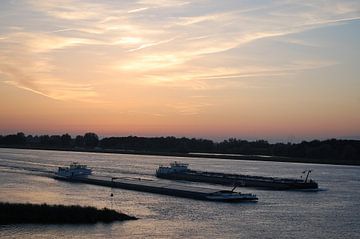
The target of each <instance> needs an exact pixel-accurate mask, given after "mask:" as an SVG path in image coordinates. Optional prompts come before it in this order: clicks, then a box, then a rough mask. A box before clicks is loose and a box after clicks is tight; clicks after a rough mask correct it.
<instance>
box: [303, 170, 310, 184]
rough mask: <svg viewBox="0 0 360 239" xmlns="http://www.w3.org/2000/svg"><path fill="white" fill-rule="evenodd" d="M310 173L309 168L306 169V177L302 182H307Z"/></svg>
mask: <svg viewBox="0 0 360 239" xmlns="http://www.w3.org/2000/svg"><path fill="white" fill-rule="evenodd" d="M305 172H306V171H305ZM310 173H311V170H307V174H306V178H305V181H304V183H306V182H307V180H308V177H309V174H310Z"/></svg>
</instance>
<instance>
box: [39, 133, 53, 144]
mask: <svg viewBox="0 0 360 239" xmlns="http://www.w3.org/2000/svg"><path fill="white" fill-rule="evenodd" d="M39 139H40V145H41V146H48V145H50V136H49V135H40V137H39Z"/></svg>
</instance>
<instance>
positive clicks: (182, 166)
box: [156, 161, 189, 175]
mask: <svg viewBox="0 0 360 239" xmlns="http://www.w3.org/2000/svg"><path fill="white" fill-rule="evenodd" d="M188 166H189V164H187V163H179V162H176V161H175V162H173V163H170V167H169V166H159V168H158V170H156V174H157V175H159V174H172V173H183V172H186V171H188Z"/></svg>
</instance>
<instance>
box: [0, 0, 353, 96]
mask: <svg viewBox="0 0 360 239" xmlns="http://www.w3.org/2000/svg"><path fill="white" fill-rule="evenodd" d="M27 3H28V5H27V9H26V10H27V11H28V12H29V14H28V18H29V19H28V21H29V24H28V25H26V24H21V23H20V22H19V23H17V24H14V25H13V26H9V27H8V28H7V31H5V32H2V33H0V34H1V35H0V43H1V44H2V45H3V46H5V47H3V48H1V49H0V53H1V54H2V55H3V58H4V62H7V63H6V64H2V65H1V68H0V70H1V72H2V74H3V75H5V76H6V78H7V80H6V82H8V83H11V84H12V85H14V86H16V87H19V88H22V89H27V90H31V91H33V92H37V93H40V94H43V95H47V96H49V97H51V98H56V99H73V98H76V97H79V98H84V99H85V98H96V97H97V96H98V95H100V94H101V92H97V90H96V89H95V88H94V87H91V85H92V83H93V75H94V74H95V73H96V74H97V76H98V78H100V79H111V80H104V82H106V83H109V82H110V83H111V82H112V83H113V84H117V82H118V81H119V80H118V79H121V81H123V82H135V83H136V84H144V83H145V84H148V83H151V84H152V85H163V84H164V83H166V84H168V83H169V82H172V83H174V82H178V84H173V85H181V84H183V82H187V83H186V84H185V85H187V86H191V85H192V86H193V87H192V88H194V87H195V88H196V87H198V88H202V89H209V88H212V87H211V84H214V86H215V85H216V87H217V86H218V85H219V84H215V83H213V82H215V80H217V81H223V80H226V79H234V80H235V79H236V80H239V81H240V80H241V79H242V78H249V77H264V78H266V76H275V75H276V76H282V75H286V74H294V73H296V72H298V71H306V70H310V69H314V68H321V67H329V66H332V65H334V64H336V61H335V60H332V59H320V60H319V59H316V58H315V59H311V58H308V59H303V58H298V59H294V61H293V62H289V63H288V64H283V65H282V66H274V65H272V64H271V63H266V64H265V63H264V62H262V61H260V60H258V61H249V63H247V61H246V58H248V59H251V58H252V57H253V56H251V55H248V56H242V55H241V54H239V55H234V54H233V53H232V52H233V51H240V50H241V49H245V48H246V47H247V46H249V45H251V44H256V42H257V41H260V40H262V41H264V40H267V39H273V38H277V39H279V42H281V41H287V40H286V39H288V38H291V41H292V43H294V44H299V45H302V46H303V47H313V48H316V47H317V45H316V44H313V43H307V44H304V42H303V41H302V40H301V39H296V36H294V35H295V34H298V33H302V32H306V31H309V30H314V29H316V28H320V27H323V26H331V25H337V24H345V23H348V22H353V21H358V20H360V5H359V4H358V2H357V1H331V4H328V3H326V4H324V3H321V2H320V3H319V2H297V1H296V2H293V1H278V2H276V3H268V4H263V5H262V6H258V5H256V4H255V3H242V2H239V1H230V2H229V4H228V5H225V6H224V5H223V4H221V3H219V2H217V1H200V2H193V1H180V0H179V1H177V0H159V1H147V0H142V1H136V2H134V1H121V2H115V3H114V2H110V1H103V2H99V3H94V2H92V1H69V0H55V1H50V2H46V1H40V0H28V1H27ZM329 6H334V7H329ZM26 10H25V11H26ZM31 24H32V25H31ZM38 24H42V25H43V26H45V27H44V28H45V29H46V30H43V31H40V30H39V29H37V25H38ZM289 36H291V37H289ZM239 49H240V50H239ZM74 55H82V56H85V57H83V58H82V59H83V60H82V61H83V62H79V61H77V62H74V65H73V66H71V69H69V71H71V72H73V73H74V75H81V77H79V78H80V80H79V81H81V83H76V84H75V83H70V82H71V81H74V77H69V76H68V75H66V74H65V73H61V74H59V70H58V69H59V68H62V67H64V69H68V68H69V66H68V65H67V64H66V62H67V61H69V60H71V59H72V58H73V56H74ZM21 58H23V59H25V60H26V61H29V62H31V63H29V64H27V66H26V67H23V65H24V60H21ZM44 59H46V60H44ZM229 59H231V60H229ZM44 62H46V63H44ZM55 62H56V67H55V65H54V64H55ZM209 62H211V64H210V63H209ZM225 62H226V63H225ZM238 62H241V64H240V63H238ZM296 62H298V63H296ZM299 62H302V63H301V64H300V63H299ZM305 62H313V63H312V64H310V65H306V64H305ZM324 62H325V63H324ZM206 64H208V65H206ZM227 64H228V65H227ZM84 66H86V68H85V69H84ZM77 69H79V70H77ZM248 69H250V70H248ZM95 70H96V72H95ZM80 71H83V72H80ZM84 72H85V73H84ZM97 72H100V73H101V72H102V74H103V75H101V74H100V75H98V73H97ZM25 76H26V77H25ZM87 78H89V79H91V80H90V81H86V80H82V79H87ZM124 78H126V80H124ZM115 79H117V80H115ZM209 80H211V81H210V82H209ZM83 81H84V82H83ZM205 81H207V82H206V83H204V82H205ZM51 82H52V83H51ZM189 82H192V84H191V83H189ZM199 82H201V83H199ZM135 83H134V84H135ZM98 84H101V83H99V82H98ZM224 85H226V84H224ZM199 86H201V87H199Z"/></svg>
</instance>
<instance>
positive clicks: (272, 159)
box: [0, 145, 360, 166]
mask: <svg viewBox="0 0 360 239" xmlns="http://www.w3.org/2000/svg"><path fill="white" fill-rule="evenodd" d="M0 148H8V149H29V150H53V151H68V152H86V153H110V154H130V155H146V156H164V157H183V158H208V159H228V160H249V161H270V162H286V163H313V164H331V165H348V166H360V161H355V160H335V159H314V158H292V157H283V156H266V155H264V156H261V155H236V154H217V153H175V152H153V151H139V150H116V149H86V148H57V147H26V146H22V147H14V146H5V145H0Z"/></svg>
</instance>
